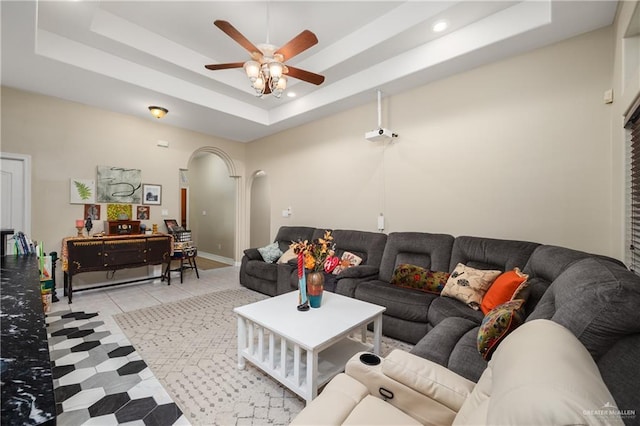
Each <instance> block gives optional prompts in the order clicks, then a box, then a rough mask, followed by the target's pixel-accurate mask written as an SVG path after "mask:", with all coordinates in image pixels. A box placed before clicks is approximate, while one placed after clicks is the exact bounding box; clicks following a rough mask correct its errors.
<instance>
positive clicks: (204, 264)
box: [196, 256, 229, 271]
mask: <svg viewBox="0 0 640 426" xmlns="http://www.w3.org/2000/svg"><path fill="white" fill-rule="evenodd" d="M196 264H197V265H198V269H200V270H201V271H207V270H209V269H217V268H226V267H228V266H229V265H227V264H226V263H222V262H218V261H215V260H211V259H207V258H206V257H200V256H198V257H196Z"/></svg>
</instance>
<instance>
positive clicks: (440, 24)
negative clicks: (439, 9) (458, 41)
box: [431, 20, 449, 33]
mask: <svg viewBox="0 0 640 426" xmlns="http://www.w3.org/2000/svg"><path fill="white" fill-rule="evenodd" d="M447 28H449V23H448V22H447V21H445V20H440V21H437V22H436V23H435V24H433V26H432V27H431V29H432V30H433V32H434V33H441V32H442V31H444V30H446V29H447Z"/></svg>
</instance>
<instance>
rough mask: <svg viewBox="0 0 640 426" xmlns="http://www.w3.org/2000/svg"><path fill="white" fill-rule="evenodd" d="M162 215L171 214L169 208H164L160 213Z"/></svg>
mask: <svg viewBox="0 0 640 426" xmlns="http://www.w3.org/2000/svg"><path fill="white" fill-rule="evenodd" d="M160 214H161V215H162V216H169V210H167V209H162V212H161V213H160Z"/></svg>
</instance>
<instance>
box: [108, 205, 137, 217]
mask: <svg viewBox="0 0 640 426" xmlns="http://www.w3.org/2000/svg"><path fill="white" fill-rule="evenodd" d="M131 211H132V207H131V204H107V220H131Z"/></svg>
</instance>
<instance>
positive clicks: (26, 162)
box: [0, 152, 31, 236]
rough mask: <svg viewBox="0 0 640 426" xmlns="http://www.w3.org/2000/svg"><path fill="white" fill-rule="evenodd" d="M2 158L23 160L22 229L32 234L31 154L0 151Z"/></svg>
mask: <svg viewBox="0 0 640 426" xmlns="http://www.w3.org/2000/svg"><path fill="white" fill-rule="evenodd" d="M0 159H3V160H13V161H20V162H22V172H23V174H24V175H23V177H24V179H23V182H24V186H23V188H22V190H23V193H24V204H23V206H22V207H23V215H24V217H23V224H24V225H23V228H24V229H21V231H22V232H24V233H25V235H27V236H30V235H31V156H30V155H25V154H14V153H11V152H0Z"/></svg>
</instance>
